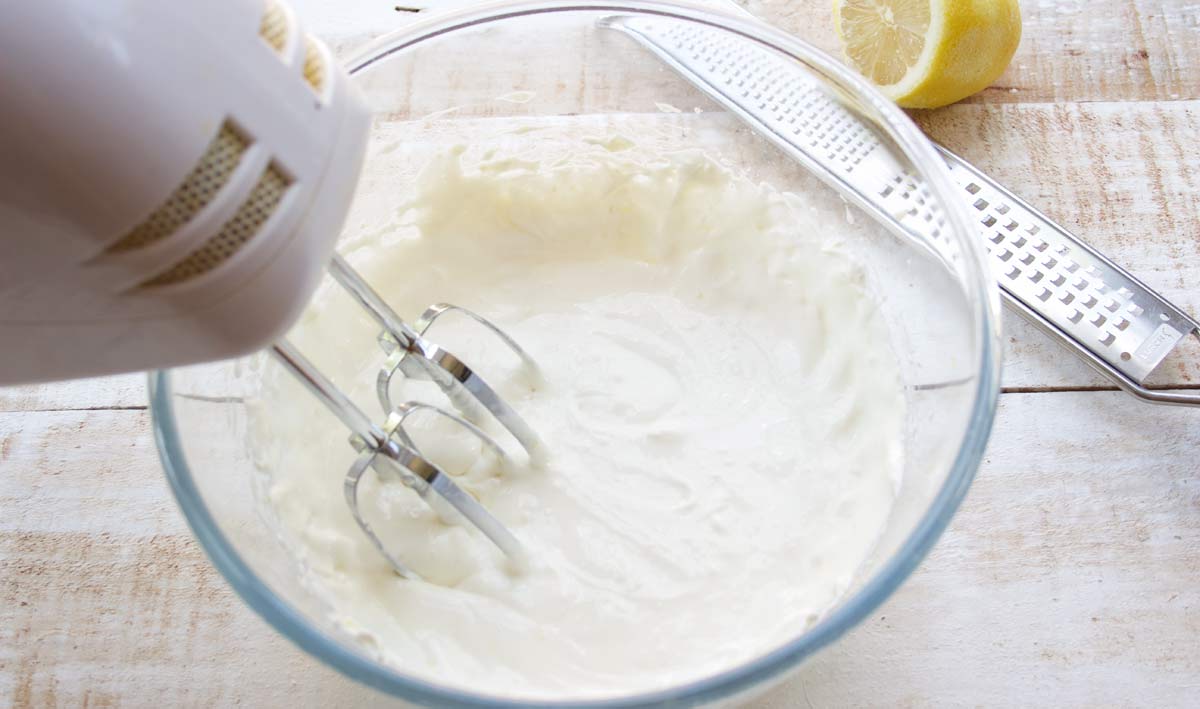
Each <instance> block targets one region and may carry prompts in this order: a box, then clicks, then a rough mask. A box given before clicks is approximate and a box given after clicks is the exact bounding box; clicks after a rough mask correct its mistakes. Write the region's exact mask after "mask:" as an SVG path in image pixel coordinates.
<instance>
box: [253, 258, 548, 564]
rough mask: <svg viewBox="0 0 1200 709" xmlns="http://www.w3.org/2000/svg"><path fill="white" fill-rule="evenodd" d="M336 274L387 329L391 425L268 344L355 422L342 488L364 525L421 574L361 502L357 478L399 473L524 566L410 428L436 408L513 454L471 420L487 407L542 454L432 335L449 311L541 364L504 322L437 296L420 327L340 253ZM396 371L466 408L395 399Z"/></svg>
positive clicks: (515, 546) (288, 346)
mask: <svg viewBox="0 0 1200 709" xmlns="http://www.w3.org/2000/svg"><path fill="white" fill-rule="evenodd" d="M329 274H330V275H331V276H333V279H334V280H335V281H337V282H338V284H340V285H341V286H342V287H343V288H344V289H345V290H346V292H348V293H349V294H350V295H351V296H352V297H353V298H354V300H355V301H356V302H357V303H359V304H360V305H362V307H363V308H364V309H365V310H366V311H367V312H368V313H369V314H370V315H371V317H372V318H373V319H374V320H375V322H376V323H377V324H378V325H379V326H380V327H381V328H382V331H381V332H380V334H379V338H378V339H379V343H380V346H381V347H382V348H383V350H384V352H385V353H386V355H387V358H386V360H385V361H384V363H383V366H382V367H381V369H380V372H379V376H378V379H377V382H376V393H377V395H378V398H379V403H380V406H382V408H383V411H384V412H385V418H384V421H383V423H382V424H377V423H375V422H374V421H373V420H372V419H371V417H370V416H368V415H367V414H366V412H364V411H363V410H362V409H360V408H359V407H358V406H356V405H355V404H354V402H352V401H351V400H350V398H349V397H348V396H346V394H345V392H343V391H341V390H340V389H338V388H337V386H335V385H334V384H333V382H332V381H330V379H329V378H328V377H326V376H325V375H324V374H323V373H322V372H321V371H320V370H319V369H317V368H316V366H314V365H313V363H312V362H310V361H309V360H308V359H307V358H306V357H305V356H304V355H303V354H301V353H300V351H299V350H298V349H297V348H296V346H295V345H293V344H292V343H291V342H289V341H288V340H286V339H283V340H280V341H278V342H276V343H275V344H274V345H272V346H271V348H270V351H271V354H272V355H274V357H275V358H276V359H277V360H278V361H279V362H280V363H281V364H283V366H284V367H285V368H286V369H287V370H288V371H290V372H291V373H292V374H293V375H295V376H296V378H297V379H299V380H300V381H301V382H303V383H304V384H305V386H306V387H307V388H308V390H309V391H311V392H312V393H313V394H314V395H315V396H316V397H317V399H319V400H320V401H321V403H322V404H324V405H325V407H326V408H328V409H329V410H330V411H331V412H332V413H333V414H334V415H335V416H337V417H338V418H339V419H341V421H342V423H344V424H345V425H346V427H347V428H349V429H350V445H351V446H352V447H353V448H354V449H355V450H356V451H358V452H359V456H358V458H357V459H356V460H355V461H354V463H353V464H351V466H350V469H349V471H348V472H347V473H346V478H345V482H344V485H343V492H344V494H345V497H346V503H347V504H348V505H349V506H350V512H351V514H353V515H354V520H355V521H356V522H357V523H358V526H359V527H360V528H361V529H362V531H363V533H364V534H366V535H367V537H368V538H370V540H371V543H372V544H373V545H374V546H375V548H376V549H378V550H379V553H380V554H382V555H383V556H384V557H385V558H386V559H387V560H388V562H389V563H390V564H391V565H392V568H393V569H395V571H396V573H398V574H400V575H401V576H403V577H405V578H410V579H418V578H420V575H419V574H417V573H416V572H415V571H414V570H413V569H412V568H411V567H409V566H408V565H407V564H405V563H404V562H403V561H402V560H401V559H399V558H398V557H397V556H396V555H395V554H393V553H392V552H390V551H389V550H388V548H387V546H386V545H385V544H384V542H383V540H382V539H380V538H379V535H377V534H376V533H375V531H374V530H373V529H372V528H371V525H370V523H369V522H368V521H367V519H366V517H365V516H364V515H363V513H362V511H361V509H360V508H359V504H358V487H359V483H360V482H361V481H362V478H363V475H364V473H366V471H367V470H368V469H374V470H375V471H376V473H377V474H379V475H380V477H381V478H384V479H392V480H398V481H400V482H401V483H402V484H404V485H405V486H407V487H409V488H411V489H412V490H413V491H414V492H416V493H417V495H418V496H420V498H421V499H422V500H424V501H425V503H426V504H428V505H429V506H430V507H431V508H432V509H433V510H434V511H435V512H437V513H438V514H439V515H440V516H441V517H442V519H443V520H445V521H447V522H451V523H459V524H464V523H465V524H467V525H470V526H473V527H475V528H476V529H478V530H479V531H480V532H482V533H483V535H484V536H485V537H487V538H488V539H489V540H491V541H492V543H494V544H495V545H496V546H497V547H499V548H500V550H501V551H503V552H504V553H505V554H507V555H508V556H509V558H511V559H513V560H514V561H515V562H516V563H518V564H523V563H524V561H525V554H524V551H523V548H522V546H521V543H520V542H519V541H518V540H517V538H516V537H515V536H513V534H512V533H511V532H509V531H508V530H507V529H505V527H504V525H502V524H501V523H500V522H499V520H497V519H496V518H495V517H493V516H492V514H491V513H489V512H488V511H487V509H486V508H484V507H483V505H481V504H479V502H477V501H476V500H475V498H473V497H472V496H471V495H470V494H469V493H467V492H466V491H464V490H463V489H462V488H461V487H459V486H458V485H457V484H455V482H454V480H453V479H452V478H451V477H450V475H448V474H447V473H446V472H445V471H444V470H442V469H441V468H440V467H438V466H437V465H435V464H434V463H432V462H430V461H429V459H428V458H426V457H424V456H423V455H422V454H421V452H420V450H419V449H418V448H417V445H416V443H415V442H414V441H413V439H412V437H411V436H410V435H409V434H408V433H407V432H406V431H405V429H404V424H405V421H406V420H407V419H408V417H409V416H410V415H411V414H413V413H415V412H417V411H430V412H432V413H435V414H437V415H439V416H442V417H443V418H446V419H448V420H450V421H452V422H454V423H456V424H458V425H459V426H461V427H462V428H463V429H464V430H466V431H467V432H468V433H470V434H471V435H472V436H474V437H476V438H478V439H479V440H480V441H481V442H482V443H483V445H484V446H485V447H486V448H487V449H489V450H491V451H492V452H493V453H495V454H496V456H497V457H498V458H499V459H500V460H501V461H506V460H508V454H507V453H506V452H505V450H504V447H503V446H501V445H500V444H499V443H498V442H497V441H496V440H495V439H494V438H492V437H491V436H490V435H488V434H487V433H485V432H484V431H483V429H481V428H480V427H479V426H478V425H476V424H475V423H473V422H472V421H471V420H469V419H470V418H473V417H477V416H478V415H479V414H480V413H481V411H480V409H482V410H483V412H486V413H487V414H489V415H490V416H491V417H493V418H494V419H495V420H496V421H497V422H499V423H500V425H501V426H503V427H504V428H505V430H507V431H508V432H509V433H510V434H511V435H512V437H513V438H514V439H515V440H516V441H517V442H518V443H519V444H520V446H521V447H522V448H523V449H524V450H525V453H526V455H528V456H529V459H530V461H531V462H533V463H535V464H536V463H537V462H539V461H540V460H541V458H542V443H541V440H540V439H539V438H538V436H537V434H536V433H535V432H534V431H533V429H532V428H530V426H529V424H527V423H526V422H525V420H524V419H522V418H521V416H520V414H518V413H517V412H516V411H515V410H513V408H512V407H511V406H509V405H508V403H507V402H505V401H504V399H503V398H502V397H501V396H500V395H499V394H498V393H496V391H495V390H494V389H492V387H491V386H489V385H488V383H487V382H485V381H484V380H483V379H482V378H481V377H480V376H479V375H478V374H476V373H475V371H474V370H472V369H471V368H470V367H468V366H467V365H466V364H464V363H463V362H462V360H460V359H458V358H457V357H455V356H454V355H453V354H451V353H450V352H447V351H446V350H445V349H442V348H441V347H439V346H438V345H436V344H434V343H432V342H430V341H429V340H427V339H425V333H426V332H427V331H428V330H429V328H430V326H432V325H433V323H434V322H435V321H436V320H437V319H438V318H439V317H440V316H442V315H443V314H445V313H448V312H458V313H461V314H463V315H466V316H467V317H469V318H471V319H472V320H474V321H475V322H476V323H478V324H479V325H481V326H483V327H484V328H486V329H487V330H488V331H490V332H491V333H492V334H494V335H495V336H496V337H497V339H499V340H500V341H501V342H503V343H504V344H505V345H506V346H507V347H508V348H509V349H511V350H512V351H513V352H514V353H515V354H516V355H517V356H518V357H519V358H520V359H521V362H522V364H523V365H524V368H525V369H526V372H527V374H529V375H532V377H534V378H535V380H536V378H537V377H538V376H539V374H538V368H537V363H536V362H534V361H533V359H532V358H531V357H530V356H529V355H528V354H527V353H526V352H525V351H524V350H523V349H521V347H520V346H519V345H518V344H517V343H516V342H515V341H514V340H513V339H512V338H511V337H509V336H508V335H507V334H505V333H504V331H503V330H501V329H500V328H498V327H496V325H494V324H493V323H491V322H490V321H488V320H487V319H485V318H483V317H482V316H480V315H477V314H476V313H473V312H471V311H470V310H467V309H465V308H460V307H458V306H454V305H450V304H447V303H439V304H436V305H433V306H430V307H429V308H428V309H427V310H426V311H425V313H424V314H423V315H422V316H421V317H420V319H419V320H418V321H417V323H416V325H415V326H411V327H410V326H409V325H408V324H407V323H405V322H404V321H403V320H402V319H401V318H400V316H399V315H397V314H396V311H394V310H393V309H392V308H391V307H390V306H389V305H388V304H387V303H386V302H385V301H384V300H383V298H381V297H380V295H379V294H378V293H377V292H376V291H375V290H374V289H373V288H371V286H370V285H368V284H367V282H366V281H365V280H364V279H363V278H362V276H360V275H359V274H358V272H356V271H355V270H354V269H353V268H352V267H351V266H350V264H348V263H346V261H345V259H343V258H342V257H341V256H340V255H337V254H334V256H333V260H332V261H331V262H330V265H329ZM397 374H400V375H402V376H404V377H408V378H410V379H420V380H428V381H432V382H433V383H434V384H435V385H437V387H438V388H439V389H440V390H441V391H442V392H443V393H445V394H446V396H447V398H449V399H450V401H451V402H452V404H453V405H454V407H455V408H456V409H458V410H459V412H460V414H461V415H459V414H455V413H452V412H450V411H447V410H445V409H442V408H440V407H437V406H434V405H432V404H428V403H424V402H418V401H408V402H404V403H401V404H399V405H395V404H393V402H392V397H391V392H390V389H391V384H392V381H393V379H394V378H395V377H396V375H397Z"/></svg>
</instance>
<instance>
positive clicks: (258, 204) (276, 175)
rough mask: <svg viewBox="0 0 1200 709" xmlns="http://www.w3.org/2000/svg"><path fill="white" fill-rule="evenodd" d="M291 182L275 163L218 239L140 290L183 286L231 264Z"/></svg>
mask: <svg viewBox="0 0 1200 709" xmlns="http://www.w3.org/2000/svg"><path fill="white" fill-rule="evenodd" d="M291 182H292V181H291V179H289V178H288V177H287V176H286V175H285V174H284V173H283V171H282V170H281V169H280V168H279V167H278V166H277V165H276V164H275V163H271V164H270V165H269V166H267V169H266V171H265V172H263V175H262V177H260V178H259V180H258V183H257V184H256V185H255V186H254V190H253V191H251V192H250V196H249V197H247V198H246V201H245V202H243V203H242V206H241V207H239V208H238V211H237V213H236V214H234V215H233V217H232V218H231V219H230V220H229V221H227V222H225V224H224V225H223V226H222V227H221V230H220V231H219V232H217V234H216V235H215V236H213V237H212V238H210V239H208V240H207V241H205V242H204V244H203V245H202V246H201V247H200V248H199V249H197V250H195V251H193V252H192V253H191V254H189V255H188V256H187V257H186V258H185V259H183V260H182V261H180V262H179V263H177V264H175V265H174V266H172V267H170V268H169V269H167V270H166V271H163V272H162V273H160V274H158V275H157V276H154V277H153V278H151V279H149V280H147V281H144V282H142V283H141V285H139V286H138V288H157V287H160V286H168V285H174V284H176V283H182V282H183V281H187V280H190V279H192V278H196V277H197V276H201V275H204V274H205V273H208V272H209V271H212V270H213V269H214V268H217V267H218V266H220V265H221V264H223V263H225V262H226V261H228V260H229V259H230V258H231V257H232V256H233V255H234V254H235V253H237V252H238V250H239V249H241V248H242V247H243V246H245V245H246V244H247V243H249V241H250V240H251V239H252V238H254V235H255V234H257V233H258V231H259V229H261V228H262V225H263V224H265V223H266V221H267V219H269V218H270V217H271V215H272V214H273V213H274V212H275V209H276V207H278V206H279V203H280V201H282V200H283V196H284V194H285V193H286V192H287V188H288V186H289V185H291Z"/></svg>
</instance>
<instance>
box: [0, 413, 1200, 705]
mask: <svg viewBox="0 0 1200 709" xmlns="http://www.w3.org/2000/svg"><path fill="white" fill-rule="evenodd" d="M1126 404H1127V402H1126V401H1125V400H1124V398H1123V396H1122V395H1120V394H1117V393H1057V394H1022V395H1008V396H1005V397H1004V398H1003V400H1002V403H1001V407H1000V417H999V420H998V422H997V425H996V433H995V434H994V436H993V440H992V444H991V446H990V449H989V454H988V456H987V460H986V462H985V464H984V466H983V468H982V470H981V471H980V473H979V476H978V479H977V481H976V483H975V486H974V488H973V489H972V491H971V494H970V496H969V497H968V499H967V501H966V503H965V505H964V507H963V509H962V511H961V512H960V513H959V515H958V516H957V517H956V518H955V520H954V522H953V524H952V525H951V528H950V529H949V530H948V531H947V533H946V534H945V536H944V538H943V539H942V541H941V542H940V543H939V545H938V546H937V548H935V550H934V551H933V553H932V554H931V555H930V557H929V558H928V559H927V560H926V562H925V563H924V564H923V565H922V567H921V569H920V570H919V571H918V572H917V573H916V574H915V575H914V576H913V578H912V579H910V580H909V582H908V583H907V584H905V586H904V587H903V588H902V589H901V590H900V591H899V592H898V593H897V594H896V595H895V596H894V597H893V598H892V599H891V600H889V601H888V603H887V604H885V606H884V607H883V608H882V609H880V610H879V611H878V612H876V613H875V614H874V615H873V616H872V617H871V618H870V619H869V620H868V621H867V622H865V623H864V624H863V625H861V626H859V627H858V628H856V629H854V630H853V631H852V632H851V633H850V634H849V635H848V636H847V637H846V638H844V639H843V640H842V641H840V642H839V643H838V644H836V645H835V646H833V647H832V648H831V649H830V650H828V651H826V652H823V653H821V654H819V655H818V656H817V657H816V658H815V659H813V660H812V661H811V662H809V663H808V664H807V665H806V666H805V667H804V668H803V669H802V671H801V672H800V673H799V674H798V675H797V676H796V677H794V678H792V679H790V680H789V681H788V682H786V683H785V684H784V685H782V686H781V687H779V688H778V689H776V690H773V691H772V692H771V693H770V694H769V695H768V696H766V697H764V698H763V699H761V700H759V701H758V702H756V703H755V705H756V706H760V707H763V708H764V709H766V708H774V707H793V706H804V704H803V701H804V698H805V697H807V698H808V700H809V701H811V702H812V705H813V706H872V705H873V706H918V705H924V704H927V703H929V702H930V701H932V700H933V699H935V698H936V700H937V703H938V704H939V705H943V706H960V705H979V704H982V705H993V706H999V705H1006V704H1013V703H1015V700H1016V699H1017V698H1020V703H1021V704H1022V705H1024V706H1054V705H1057V706H1065V705H1074V706H1083V705H1108V706H1120V705H1134V704H1141V705H1157V706H1172V705H1173V706H1185V705H1186V704H1187V700H1188V699H1189V698H1190V697H1193V696H1194V693H1195V691H1196V690H1197V682H1198V680H1197V679H1196V678H1197V677H1200V653H1197V651H1196V650H1197V648H1196V640H1195V639H1196V638H1197V637H1200V587H1198V586H1197V585H1196V583H1195V579H1196V578H1197V577H1198V576H1200V557H1198V556H1197V555H1196V554H1195V550H1196V549H1197V548H1198V547H1200V475H1198V471H1197V467H1196V465H1195V451H1196V450H1200V411H1185V410H1180V409H1168V408H1160V407H1149V406H1143V407H1136V408H1132V409H1131V408H1129V407H1128V406H1126ZM1047 421H1056V422H1061V425H1058V426H1047V425H1045V424H1046V422H1047ZM41 432H45V435H42V433H41ZM68 432H70V433H73V434H75V435H78V436H81V437H83V438H84V439H86V440H87V441H88V444H87V445H81V446H80V447H78V448H76V447H73V446H70V445H54V444H52V443H51V442H52V441H56V440H59V439H60V437H61V436H62V435H63V434H65V433H68ZM152 445H153V444H152V442H151V440H150V436H149V434H148V433H147V431H146V414H145V413H144V412H137V411H55V412H40V413H34V414H24V415H18V414H11V413H9V414H0V450H2V451H3V453H2V454H0V455H2V456H3V457H2V458H0V467H2V468H3V473H4V474H3V475H0V508H2V509H4V510H5V512H6V514H5V515H4V517H3V519H0V703H2V704H4V705H10V704H12V705H17V706H47V705H61V706H82V705H88V706H116V705H125V706H148V705H161V704H164V703H166V704H170V705H172V706H176V705H178V706H231V705H235V704H246V705H250V706H279V705H282V704H285V703H286V704H291V705H295V706H303V707H308V706H312V707H326V706H356V705H359V704H361V703H362V702H374V701H375V700H376V699H378V697H377V695H375V693H374V692H372V691H371V690H368V689H366V688H363V687H361V686H359V685H356V684H354V683H353V682H351V681H350V680H347V679H345V678H343V677H341V676H339V675H337V674H335V673H334V672H332V671H331V670H329V669H327V668H324V667H322V666H321V665H320V664H319V663H318V662H317V661H316V660H313V659H311V658H309V657H307V656H306V655H303V654H302V653H301V652H300V651H299V650H296V649H295V648H293V647H292V646H291V645H290V644H289V643H288V641H286V640H284V639H283V638H282V637H281V636H279V635H277V634H276V633H275V632H274V631H273V630H271V629H270V628H268V627H267V626H266V625H265V624H264V623H263V622H262V621H261V620H259V619H257V618H256V617H255V616H254V615H253V613H252V612H251V611H250V610H249V609H247V608H246V607H244V606H243V605H242V604H241V602H240V600H239V599H238V598H237V597H236V596H235V595H234V594H233V592H232V591H231V590H230V589H229V587H228V586H227V585H226V584H225V583H224V581H223V580H222V579H221V578H220V577H219V575H218V574H217V572H216V571H215V570H214V569H213V568H212V566H211V565H209V564H208V562H207V560H206V559H205V558H204V555H203V554H202V552H201V551H200V550H199V548H198V547H197V545H196V544H195V542H194V541H193V540H192V539H191V536H190V534H189V533H188V531H187V529H186V527H185V525H184V524H183V522H182V520H181V519H180V517H179V515H178V514H177V513H176V511H175V509H174V504H173V503H172V502H171V501H170V499H169V497H168V495H167V494H166V490H165V483H164V481H163V478H162V473H161V471H160V470H159V468H158V466H157V463H156V462H155V460H154V455H153V450H152ZM97 447H99V448H97ZM96 449H102V450H107V451H114V450H121V451H123V454H122V455H121V456H119V457H118V456H110V457H109V458H108V461H109V462H102V463H98V462H97V461H96V457H95V455H94V450H96ZM118 461H119V462H118Z"/></svg>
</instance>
